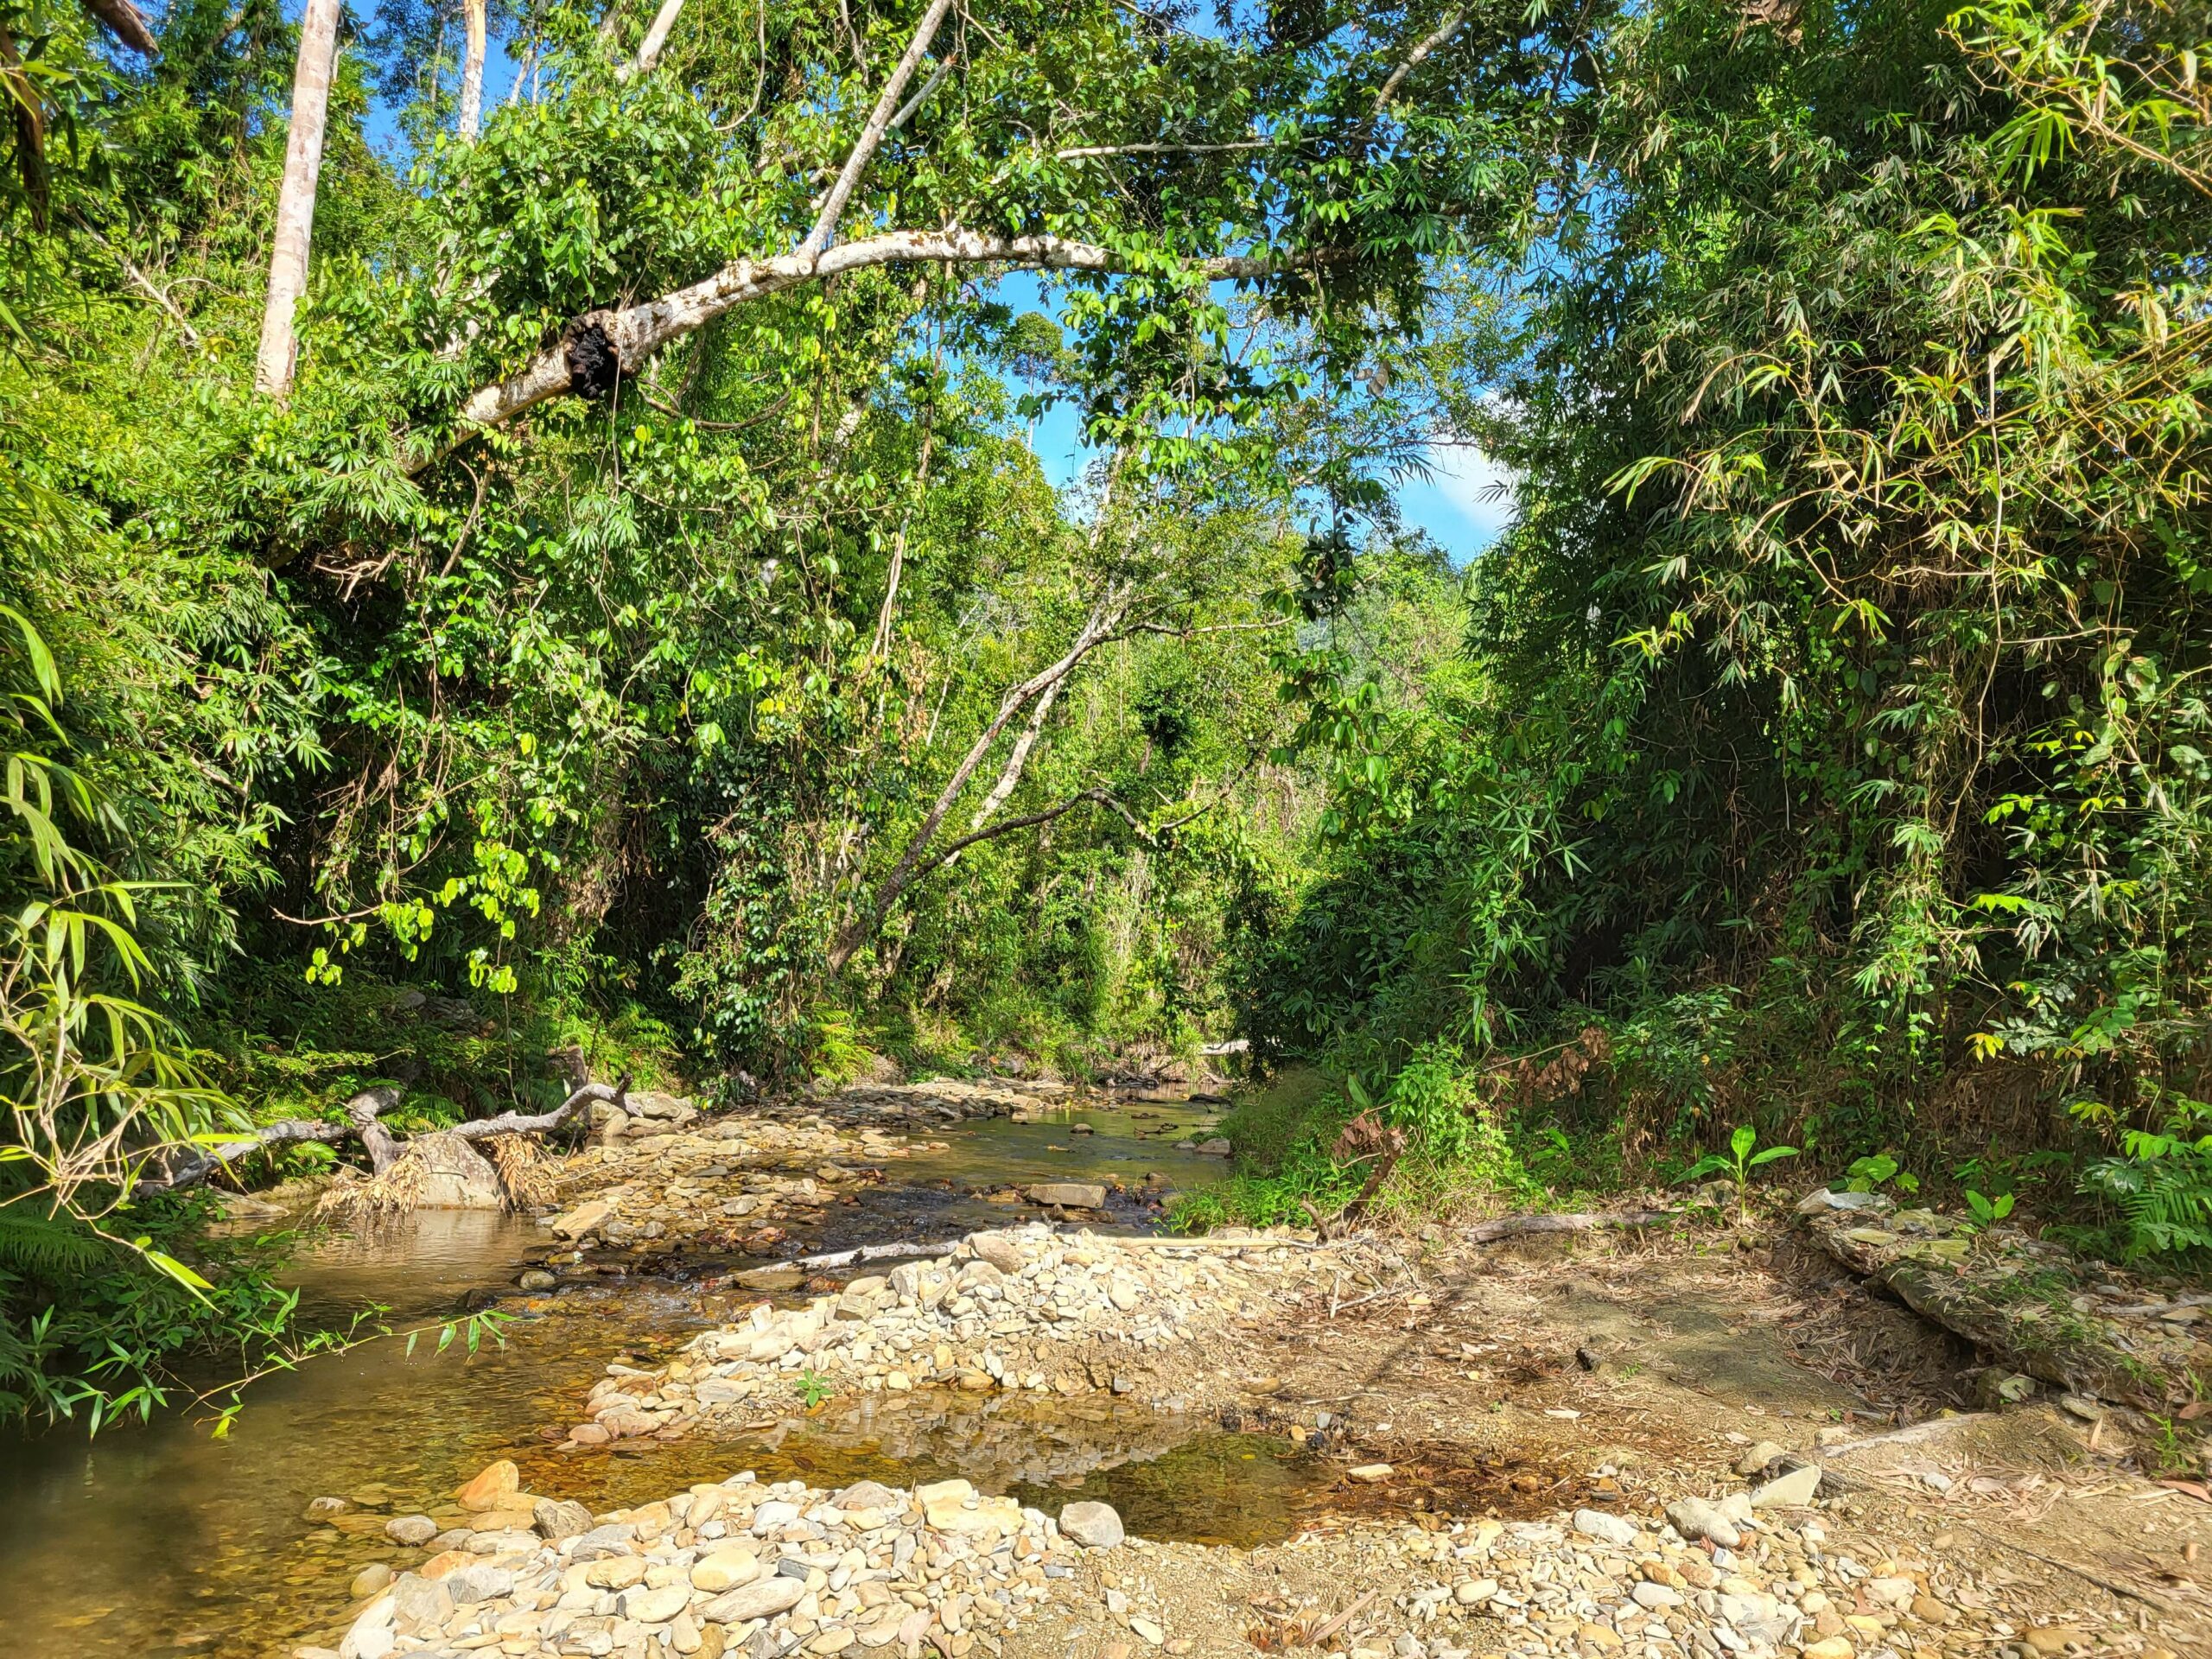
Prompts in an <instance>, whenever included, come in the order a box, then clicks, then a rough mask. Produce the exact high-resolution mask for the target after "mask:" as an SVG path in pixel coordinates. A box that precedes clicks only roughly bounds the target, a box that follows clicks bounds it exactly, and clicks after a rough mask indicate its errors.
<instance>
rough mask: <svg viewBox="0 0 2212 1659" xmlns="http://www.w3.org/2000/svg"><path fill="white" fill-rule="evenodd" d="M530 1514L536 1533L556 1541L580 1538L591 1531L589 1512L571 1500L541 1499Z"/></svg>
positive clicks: (532, 1507) (533, 1506)
mask: <svg viewBox="0 0 2212 1659" xmlns="http://www.w3.org/2000/svg"><path fill="white" fill-rule="evenodd" d="M530 1514H531V1523H532V1524H533V1525H535V1526H536V1527H537V1530H538V1532H539V1533H540V1534H541V1535H543V1536H544V1537H547V1538H550V1539H552V1540H554V1541H559V1540H561V1539H563V1538H580V1537H582V1535H584V1534H586V1533H588V1532H589V1531H590V1530H591V1511H590V1510H588V1509H587V1508H585V1507H584V1506H583V1505H582V1504H581V1503H577V1502H575V1500H574V1499H573V1498H553V1497H541V1498H539V1499H538V1500H537V1503H535V1504H533V1505H532V1506H531V1512H530Z"/></svg>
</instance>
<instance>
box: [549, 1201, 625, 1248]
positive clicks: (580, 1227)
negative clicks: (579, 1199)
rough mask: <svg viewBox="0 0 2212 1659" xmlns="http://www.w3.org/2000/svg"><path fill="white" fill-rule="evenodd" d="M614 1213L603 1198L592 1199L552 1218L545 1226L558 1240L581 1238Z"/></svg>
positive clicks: (612, 1207)
mask: <svg viewBox="0 0 2212 1659" xmlns="http://www.w3.org/2000/svg"><path fill="white" fill-rule="evenodd" d="M613 1213H614V1205H613V1204H612V1203H610V1202H609V1201H608V1200H607V1199H605V1198H593V1199H592V1200H590V1201H589V1202H588V1203H586V1204H580V1205H577V1206H576V1207H575V1209H573V1210H570V1211H567V1212H566V1213H565V1214H563V1215H558V1216H556V1217H553V1219H552V1220H550V1221H549V1222H548V1223H546V1225H547V1226H548V1227H550V1228H551V1229H552V1230H553V1233H554V1236H556V1237H559V1238H570V1239H575V1238H582V1237H584V1236H587V1235H588V1234H589V1233H590V1232H591V1231H592V1230H593V1229H594V1228H595V1227H597V1226H598V1225H599V1224H600V1223H601V1222H603V1221H605V1220H606V1219H607V1217H609V1216H611V1215H613Z"/></svg>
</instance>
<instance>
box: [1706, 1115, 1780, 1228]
mask: <svg viewBox="0 0 2212 1659" xmlns="http://www.w3.org/2000/svg"><path fill="white" fill-rule="evenodd" d="M1753 1147H1758V1150H1757V1151H1753V1150H1752V1148H1753ZM1796 1155H1797V1148H1796V1147H1759V1132H1758V1130H1757V1129H1755V1128H1752V1127H1751V1125H1750V1124H1748V1123H1743V1124H1738V1126H1737V1128H1736V1129H1735V1132H1734V1133H1733V1134H1732V1135H1729V1137H1728V1150H1727V1151H1726V1152H1725V1153H1720V1152H1711V1153H1707V1154H1706V1155H1705V1156H1704V1157H1702V1158H1700V1159H1699V1160H1697V1162H1695V1163H1694V1164H1692V1165H1691V1166H1689V1167H1688V1169H1686V1170H1684V1171H1683V1172H1682V1173H1681V1177H1680V1178H1679V1179H1682V1180H1685V1181H1694V1180H1698V1179H1701V1178H1703V1177H1705V1176H1707V1175H1719V1174H1725V1175H1726V1176H1727V1177H1728V1179H1730V1180H1732V1181H1733V1182H1735V1184H1736V1207H1737V1209H1738V1211H1739V1212H1740V1211H1744V1210H1745V1208H1747V1207H1748V1205H1749V1204H1750V1202H1751V1172H1752V1171H1753V1170H1755V1169H1758V1168H1761V1167H1763V1166H1765V1165H1767V1164H1771V1163H1777V1162H1779V1161H1780V1160H1783V1159H1784V1158H1795V1157H1796Z"/></svg>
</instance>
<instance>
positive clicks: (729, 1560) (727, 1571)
mask: <svg viewBox="0 0 2212 1659" xmlns="http://www.w3.org/2000/svg"><path fill="white" fill-rule="evenodd" d="M763 1572H764V1569H763V1568H762V1567H761V1565H760V1557H759V1556H758V1555H756V1554H753V1552H752V1551H751V1550H749V1549H747V1548H745V1547H744V1546H743V1545H741V1544H730V1545H726V1546H724V1547H723V1548H721V1549H717V1550H715V1551H714V1552H713V1553H712V1554H709V1555H707V1556H706V1557H704V1558H703V1559H702V1560H698V1561H696V1562H694V1563H693V1564H692V1567H691V1583H692V1585H693V1586H694V1587H695V1588H696V1589H700V1590H704V1591H705V1592H707V1593H708V1594H709V1595H720V1594H721V1592H723V1591H725V1590H734V1589H736V1588H737V1587H738V1586H741V1585H747V1584H751V1583H752V1582H753V1580H755V1579H758V1578H760V1577H761V1576H762V1574H763Z"/></svg>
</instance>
